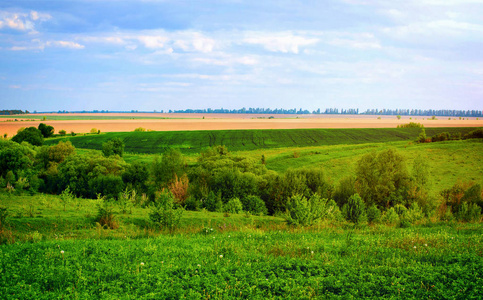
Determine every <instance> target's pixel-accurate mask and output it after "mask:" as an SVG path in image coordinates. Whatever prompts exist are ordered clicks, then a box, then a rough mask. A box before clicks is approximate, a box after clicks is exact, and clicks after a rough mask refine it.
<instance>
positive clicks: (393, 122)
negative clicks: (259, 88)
mask: <svg viewBox="0 0 483 300" xmlns="http://www.w3.org/2000/svg"><path fill="white" fill-rule="evenodd" d="M42 116H46V118H47V120H46V121H40V120H36V121H32V120H29V115H22V116H18V117H12V119H9V121H7V119H0V120H1V121H0V134H2V135H3V134H4V133H7V134H8V136H9V137H11V136H13V135H15V134H16V133H17V130H18V129H19V128H21V127H30V126H35V127H37V126H38V125H39V123H45V124H48V125H51V126H53V127H54V128H55V133H58V131H59V130H62V129H63V130H65V131H66V132H67V133H70V132H71V131H74V132H75V133H87V132H90V130H91V129H92V128H96V129H99V130H101V132H122V131H133V130H134V129H135V128H138V127H143V128H146V129H147V130H155V131H180V130H221V129H225V130H226V129H297V128H395V127H397V125H399V124H406V123H409V122H417V123H421V124H423V125H424V126H425V127H482V126H483V120H477V119H476V118H469V119H466V118H465V119H464V120H459V118H451V120H449V119H448V117H438V118H437V119H436V120H431V119H430V118H429V117H411V119H410V117H402V118H401V119H400V120H398V119H397V118H396V116H380V117H379V116H368V115H299V116H296V115H274V117H275V118H273V119H269V118H268V117H269V116H271V115H250V114H204V115H203V114H175V113H171V114H161V113H132V114H130V113H123V114H115V113H108V114H100V113H98V114H86V113H84V114H61V115H59V114H42ZM51 116H63V117H67V116H71V117H72V118H73V119H74V118H76V117H79V116H81V117H84V118H85V117H88V116H93V117H99V116H104V117H109V118H110V119H106V120H49V117H51ZM118 117H123V118H126V117H134V118H135V117H150V118H159V119H116V118H118ZM203 117H204V119H203ZM13 118H15V119H17V120H18V121H13Z"/></svg>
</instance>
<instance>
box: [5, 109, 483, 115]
mask: <svg viewBox="0 0 483 300" xmlns="http://www.w3.org/2000/svg"><path fill="white" fill-rule="evenodd" d="M54 112H55V111H47V112H37V111H36V110H35V111H34V112H33V113H34V114H41V113H54ZM29 113H30V112H29V111H28V110H25V111H22V110H18V109H15V110H0V115H20V114H29ZM57 113H60V114H62V113H64V114H68V113H188V114H190V113H197V114H276V115H282V114H283V115H309V114H314V115H359V114H360V115H382V116H440V117H483V111H481V110H474V109H473V110H455V109H386V108H384V109H380V110H379V109H377V108H375V109H367V110H365V111H360V110H359V108H349V109H339V108H326V109H325V110H321V109H320V108H319V109H317V110H313V111H309V110H307V109H302V108H299V109H298V110H297V109H296V108H292V109H284V108H275V109H271V108H260V107H256V108H254V107H249V108H245V107H243V108H241V109H226V108H223V107H222V108H215V109H212V108H205V109H180V110H171V109H170V110H168V111H164V110H159V111H158V110H153V111H139V110H130V111H109V110H97V109H95V110H82V111H68V110H59V111H57Z"/></svg>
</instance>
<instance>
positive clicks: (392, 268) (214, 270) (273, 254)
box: [0, 195, 483, 299]
mask: <svg viewBox="0 0 483 300" xmlns="http://www.w3.org/2000/svg"><path fill="white" fill-rule="evenodd" d="M3 196H5V195H3ZM45 197H47V198H48V199H38V196H15V195H13V196H10V198H5V197H4V198H0V200H1V201H0V203H1V204H2V205H5V204H8V205H11V207H12V210H13V211H16V210H18V209H22V208H21V207H19V205H21V204H20V203H25V204H28V203H30V204H31V205H32V206H34V217H33V218H31V217H21V218H10V219H9V223H10V225H9V227H10V229H9V230H16V231H18V232H21V233H23V234H24V236H25V240H24V241H25V242H18V241H17V243H15V244H9V245H2V246H0V270H1V274H2V275H4V276H0V295H2V298H6V299H7V298H8V299H10V298H18V299H34V298H35V299H52V298H69V299H90V298H96V299H112V298H122V299H132V298H141V299H165V298H172V299H173V298H176V299H178V298H184V297H186V298H189V299H207V298H214V299H239V298H243V299H272V298H276V299H313V298H344V299H345V298H378V299H381V298H400V299H408V298H417V299H424V298H431V299H443V298H444V299H446V298H451V299H452V298H459V299H470V298H475V299H476V298H478V297H479V296H480V295H481V293H483V288H482V287H483V269H482V268H481V266H482V265H483V226H482V224H481V223H475V224H458V223H451V224H443V223H432V222H426V223H423V224H421V225H417V226H413V227H410V228H404V229H403V228H395V227H391V226H385V225H377V226H367V225H362V226H358V227H354V226H352V225H349V224H339V225H338V226H334V225H328V224H325V225H324V224H321V225H319V226H314V227H310V228H305V229H302V228H291V227H287V226H284V225H283V224H281V222H280V219H277V218H273V217H259V219H258V220H259V222H260V223H259V222H254V223H250V222H247V221H240V220H243V218H245V217H244V216H234V215H232V216H230V217H223V216H222V215H221V214H215V213H213V214H208V215H206V213H202V212H198V213H193V214H192V215H189V216H187V217H186V218H185V222H184V223H183V225H182V228H181V229H180V230H178V231H177V232H176V233H175V234H173V235H168V234H161V232H160V231H153V230H150V229H149V228H148V229H146V227H143V225H139V224H137V223H136V222H129V221H128V220H129V218H123V219H122V220H121V222H122V223H123V224H121V227H120V228H119V229H116V230H109V229H103V228H101V227H99V226H95V225H91V224H92V220H91V219H90V218H89V217H88V216H83V214H85V213H89V212H92V205H85V206H82V207H80V208H77V207H76V206H75V205H73V206H69V207H68V209H67V212H65V213H64V212H63V209H62V206H61V205H59V204H58V203H56V201H59V200H58V197H55V196H45ZM83 201H85V200H83ZM49 202H51V203H50V204H49ZM86 204H89V203H88V202H87V203H86ZM39 208H42V213H41V215H37V210H38V209H39ZM56 215H58V216H57V217H56ZM119 217H120V216H119ZM130 218H131V217H130ZM132 218H134V219H139V220H138V223H139V222H140V221H141V219H142V218H144V219H146V218H147V216H146V215H145V214H144V215H143V213H142V209H139V210H138V209H136V211H135V212H133V216H132ZM197 218H198V221H199V220H200V219H202V220H206V221H208V220H211V221H212V222H213V219H216V218H219V219H224V220H225V221H224V223H216V224H213V223H212V224H204V225H203V226H204V227H211V228H213V229H214V230H213V231H211V230H210V231H209V232H210V233H209V234H202V233H201V232H200V231H201V230H200V229H201V228H200V227H201V226H202V224H199V225H200V226H193V225H192V224H193V223H192V222H196V220H197ZM237 222H241V223H239V224H236V223H237ZM42 224H43V227H47V229H45V228H44V229H42V228H41V227H42ZM51 224H52V225H51ZM227 224H228V225H227Z"/></svg>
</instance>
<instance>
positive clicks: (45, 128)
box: [38, 123, 54, 138]
mask: <svg viewBox="0 0 483 300" xmlns="http://www.w3.org/2000/svg"><path fill="white" fill-rule="evenodd" d="M38 129H39V130H40V132H41V133H42V135H43V136H44V138H48V137H51V136H53V135H54V127H52V126H50V125H45V124H44V123H40V124H39V127H38Z"/></svg>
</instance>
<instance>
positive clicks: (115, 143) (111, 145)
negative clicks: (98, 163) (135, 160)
mask: <svg viewBox="0 0 483 300" xmlns="http://www.w3.org/2000/svg"><path fill="white" fill-rule="evenodd" d="M123 153H124V143H123V142H122V140H121V139H120V138H113V139H112V140H110V141H108V142H105V143H103V144H102V154H103V155H104V156H106V157H107V156H111V155H116V154H117V155H119V156H121V157H122V155H123Z"/></svg>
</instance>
